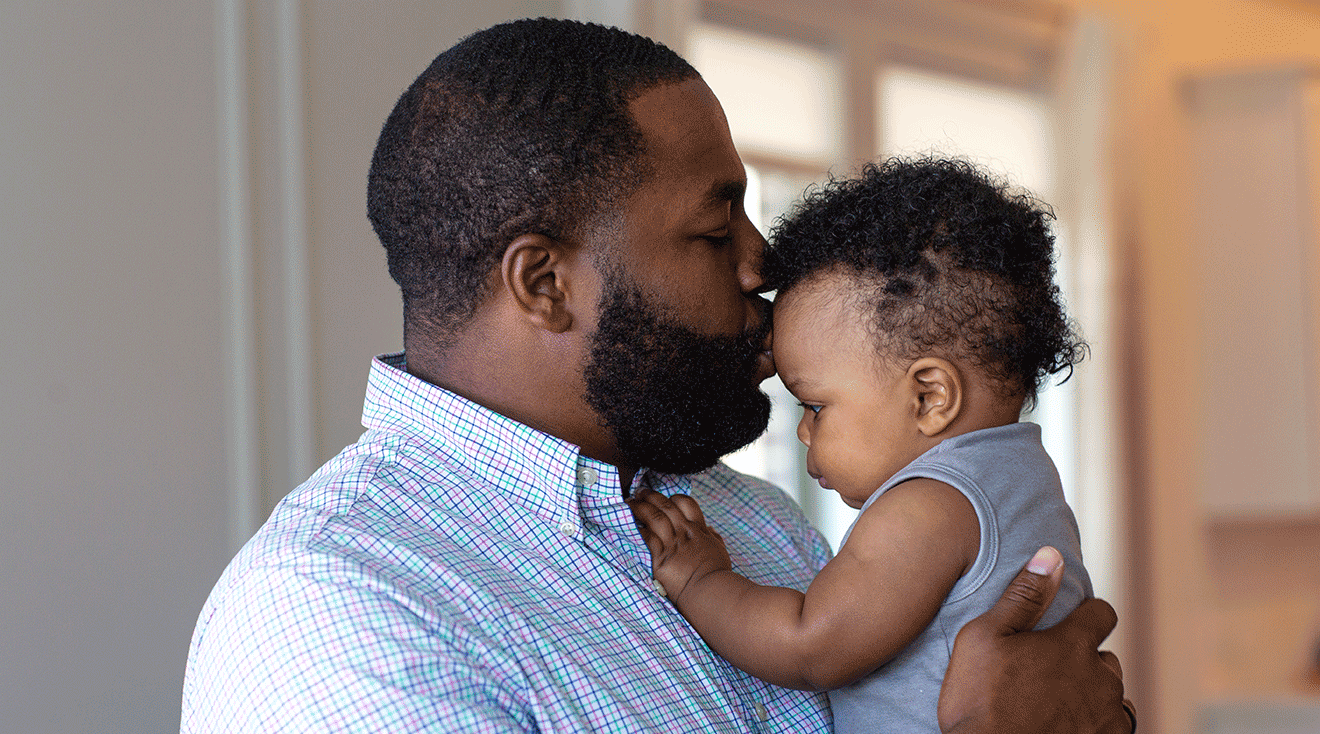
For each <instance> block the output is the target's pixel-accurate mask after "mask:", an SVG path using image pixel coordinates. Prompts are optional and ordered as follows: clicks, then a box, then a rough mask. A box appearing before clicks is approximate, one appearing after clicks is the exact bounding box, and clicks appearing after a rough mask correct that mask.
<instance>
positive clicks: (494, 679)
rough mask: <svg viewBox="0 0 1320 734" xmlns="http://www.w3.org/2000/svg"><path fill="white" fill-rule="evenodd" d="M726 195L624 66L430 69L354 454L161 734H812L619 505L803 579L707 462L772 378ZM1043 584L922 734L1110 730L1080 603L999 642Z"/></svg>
mask: <svg viewBox="0 0 1320 734" xmlns="http://www.w3.org/2000/svg"><path fill="white" fill-rule="evenodd" d="M744 187H745V179H744V174H743V170H742V165H741V162H740V161H739V158H738V155H737V152H736V151H735V150H734V148H733V144H732V141H731V139H730V137H729V132H728V126H727V124H726V123H725V121H724V117H723V113H722V111H721V109H720V107H719V103H718V102H717V101H716V100H715V97H714V96H713V95H712V94H711V92H710V90H709V89H708V88H707V87H706V85H705V84H704V83H703V82H702V81H701V79H700V77H699V76H698V75H697V74H696V72H695V71H694V70H693V69H692V68H691V67H690V66H689V65H688V64H687V63H686V62H684V61H683V60H682V59H681V58H679V57H678V56H676V55H674V54H673V53H672V52H670V51H668V49H665V48H664V47H662V46H659V45H657V44H654V43H653V42H651V41H649V40H648V39H644V38H641V37H638V36H632V35H629V34H626V33H623V32H621V31H617V30H614V29H606V28H602V27H600V26H590V25H583V24H578V23H573V22H569V21H554V20H538V21H518V22H514V23H508V24H504V25H500V26H496V27H494V28H491V29H487V30H486V31H483V32H480V33H477V34H475V35H473V36H471V37H469V38H468V39H465V40H464V41H462V42H461V43H459V44H458V45H457V46H455V47H454V48H452V49H450V50H449V51H447V52H445V53H443V54H441V55H440V56H439V57H438V58H437V59H436V60H435V61H434V62H433V63H432V65H431V66H430V67H429V68H428V69H427V70H426V71H425V72H423V73H422V75H421V76H420V77H419V78H418V79H417V81H416V82H414V84H413V85H412V86H411V87H410V88H409V89H408V91H406V92H405V93H404V95H403V97H402V98H401V99H400V100H399V102H398V104H397V105H396V107H395V109H394V111H393V112H392V114H391V115H390V117H389V119H388V120H387V121H386V123H385V127H384V129H383V131H382V133H381V138H380V142H379V144H378V146H377V149H376V154H375V157H374V160H373V162H372V170H371V175H370V181H369V193H368V208H369V214H370V216H371V219H372V223H373V225H374V226H375V228H376V232H377V234H378V235H379V237H380V239H381V241H382V242H383V243H384V245H385V248H386V251H387V253H388V258H389V266H390V273H391V275H392V276H393V277H394V278H395V280H396V281H397V282H398V283H399V285H400V288H401V290H402V293H403V300H404V345H405V354H406V359H405V357H404V355H402V354H400V355H389V356H385V357H380V358H377V360H376V361H375V362H374V363H373V365H372V372H371V376H370V379H369V384H368V392H367V403H366V408H365V410H364V416H363V423H364V425H366V427H367V432H366V433H365V434H363V436H362V438H361V439H360V440H359V441H358V443H357V444H355V445H353V446H351V447H349V448H347V449H345V451H344V452H343V453H341V454H340V455H339V456H338V457H336V458H335V459H333V460H332V461H331V462H330V463H328V464H327V465H326V466H324V467H322V468H321V470H319V471H318V472H317V473H316V474H315V475H313V476H312V478H311V479H309V480H308V481H307V482H306V483H305V484H303V486H302V487H300V488H299V489H298V490H295V492H294V493H293V494H291V495H290V496H289V497H288V498H287V499H286V500H285V501H284V502H282V503H281V504H280V506H279V507H278V508H276V510H275V512H274V513H273V514H272V516H271V518H270V520H269V521H268V522H267V523H266V525H265V526H263V527H262V529H261V530H260V531H259V532H258V533H257V535H256V536H255V537H254V538H253V539H252V541H251V542H249V543H248V545H247V546H246V547H245V548H244V550H243V551H242V552H241V553H240V554H239V556H238V557H237V558H236V559H235V560H234V562H233V563H231V565H230V567H229V568H228V569H227V570H226V572H225V574H224V576H223V577H222V578H221V579H220V581H219V582H218V583H217V585H216V588H215V590H214V591H213V593H212V595H211V598H210V599H209V600H208V602H207V605H206V607H205V609H203V611H202V614H201V617H200V619H199V621H198V625H197V630H196V633H195V634H194V638H193V645H192V650H191V651H190V654H189V659H188V672H187V675H186V679H185V683H184V700H183V706H184V710H183V730H184V731H187V732H202V731H213V730H225V731H281V732H284V731H300V730H316V731H322V730H354V731H373V730H379V731H404V730H409V731H411V730H419V731H420V730H434V731H558V732H576V731H589V730H596V731H620V732H624V731H627V732H634V731H666V732H667V731H782V732H805V731H828V729H829V724H830V719H829V712H828V707H827V705H826V704H825V701H824V698H823V697H822V696H821V695H820V694H818V693H810V692H801V691H790V690H786V689H780V688H776V687H774V686H770V685H768V684H765V683H763V682H761V681H758V680H756V679H754V678H751V677H749V676H747V675H745V674H743V673H741V672H740V671H738V670H736V669H735V668H733V667H732V666H730V665H728V664H727V663H725V662H724V661H723V660H721V659H719V658H718V657H717V656H715V655H714V654H713V653H711V652H710V650H709V649H708V648H706V646H705V645H704V644H703V643H702V642H701V640H700V638H699V637H697V635H696V634H695V632H693V630H692V629H691V628H690V627H688V626H687V625H686V623H685V622H684V621H683V620H682V618H681V617H680V616H678V614H677V613H676V612H675V611H674V609H673V608H672V607H671V606H670V605H669V603H668V602H667V600H666V599H664V598H663V597H662V596H661V594H660V593H659V592H658V590H657V589H656V588H655V587H654V586H653V585H652V582H651V575H650V568H651V566H650V559H649V555H648V554H647V551H646V549H645V545H644V544H643V543H642V541H641V538H640V536H639V534H638V532H637V530H636V528H635V526H634V524H633V520H632V515H631V512H630V511H629V510H628V507H627V505H626V504H625V502H624V499H625V497H627V496H628V495H629V494H630V493H631V491H632V490H633V488H635V487H642V486H646V487H650V488H652V489H655V490H656V491H659V492H661V493H664V494H674V493H677V492H684V493H687V494H691V495H693V496H695V497H696V498H697V499H698V500H699V501H700V502H701V503H702V506H703V507H705V508H707V513H706V514H707V519H708V520H709V521H710V523H711V524H712V525H713V526H715V527H716V528H718V529H719V530H720V532H721V533H722V534H723V535H724V537H725V538H727V539H728V541H729V548H730V554H731V556H732V557H733V558H734V560H735V566H736V568H737V569H738V570H739V571H740V572H742V573H743V574H744V575H747V576H749V577H751V578H754V579H757V580H761V581H764V582H766V583H776V584H781V585H792V586H797V587H799V588H805V585H806V584H807V583H808V582H809V581H810V579H811V577H812V576H813V575H814V573H815V572H816V571H817V570H818V569H819V568H820V567H821V565H823V564H824V562H825V561H826V559H827V557H828V550H827V549H826V547H825V545H824V543H823V542H822V541H821V539H820V536H819V535H818V534H817V533H815V532H814V531H813V530H811V528H810V527H809V526H808V525H807V523H806V522H805V520H804V518H803V517H802V515H801V513H800V512H799V511H798V509H797V508H796V506H795V505H793V503H792V502H791V501H789V500H788V499H787V498H786V497H785V496H784V494H783V493H782V492H780V491H778V490H777V489H775V488H773V487H771V486H769V485H767V484H765V483H763V482H759V481H756V480H753V479H750V478H748V477H744V476H742V475H738V474H736V473H734V472H732V471H731V470H729V469H728V468H727V467H725V466H723V465H722V464H718V463H717V461H718V458H719V457H720V456H722V455H723V454H725V453H728V452H729V451H731V450H733V449H735V448H737V447H739V446H741V445H743V444H745V443H747V442H749V441H751V440H752V439H753V438H755V436H757V435H758V434H759V433H760V432H761V431H762V430H764V428H765V425H766V421H767V417H768V411H769V404H768V401H767V399H766V398H765V396H764V395H763V394H761V392H760V391H759V389H758V387H757V385H758V383H759V382H760V381H761V380H762V379H764V378H765V377H768V376H769V375H770V374H772V371H773V363H772V361H771V354H770V352H769V346H770V345H769V343H768V338H767V335H768V331H769V330H768V324H767V322H766V320H765V313H766V308H765V305H766V304H765V301H764V300H763V299H761V298H760V297H759V296H757V295H756V292H757V290H758V288H760V286H761V279H760V276H759V273H758V265H759V260H760V254H761V250H762V248H763V246H764V240H763V239H762V238H761V236H760V235H759V234H758V233H757V232H756V230H755V228H754V227H753V226H752V224H751V222H750V221H749V220H748V218H747V215H746V213H745V212H744V211H743V208H742V199H743V190H744ZM1055 558H1056V557H1055V556H1049V555H1048V554H1047V555H1046V556H1044V557H1043V561H1044V563H1043V568H1041V569H1039V570H1040V571H1041V572H1040V573H1038V574H1031V573H1025V572H1024V574H1023V575H1022V576H1021V577H1020V579H1019V581H1020V584H1021V585H1020V588H1019V589H1018V590H1017V591H1016V593H1015V594H1013V595H1010V596H1012V597H1014V598H1024V599H1026V601H1025V602H1024V603H1018V604H1014V603H1012V601H1011V600H1010V601H1008V602H1005V603H1003V604H1001V606H1000V608H997V610H996V612H994V613H992V614H993V615H997V616H989V617H987V618H986V619H985V620H984V621H983V623H981V624H979V625H978V627H976V628H972V629H971V630H970V631H969V632H964V634H963V635H962V636H960V640H959V643H958V646H957V649H956V650H955V653H954V660H953V662H952V663H951V665H950V673H949V678H948V680H947V682H946V685H945V693H944V698H945V700H944V701H943V702H942V704H941V719H942V723H943V724H944V725H945V728H946V729H947V730H950V731H954V730H957V731H1004V730H1019V731H1031V732H1036V731H1042V732H1043V731H1105V732H1110V731H1114V732H1126V731H1128V730H1129V724H1128V719H1127V715H1126V714H1125V713H1124V710H1123V708H1122V707H1121V706H1120V705H1119V700H1120V699H1121V696H1122V682H1121V677H1120V675H1119V674H1118V673H1117V671H1116V668H1117V664H1116V661H1113V660H1112V656H1110V658H1102V657H1101V656H1100V655H1099V654H1097V653H1096V652H1095V647H1096V645H1098V643H1099V641H1100V640H1101V639H1103V637H1104V636H1105V635H1106V634H1108V632H1109V630H1110V629H1111V628H1112V626H1113V623H1114V620H1113V612H1112V610H1110V609H1109V607H1108V606H1107V605H1105V604H1104V603H1103V602H1095V603H1093V604H1091V605H1089V606H1084V607H1083V608H1082V610H1081V611H1080V612H1079V613H1078V614H1076V615H1074V617H1073V618H1070V620H1068V621H1065V623H1063V624H1062V625H1060V626H1059V627H1056V628H1054V629H1053V630H1051V631H1049V632H1046V633H1029V634H1009V632H1012V631H1013V630H1016V629H1026V628H1029V627H1030V626H1031V625H1032V624H1033V623H1034V618H1035V617H1036V616H1038V615H1039V613H1040V612H1041V611H1043V605H1048V602H1049V598H1050V597H1051V595H1052V594H1053V591H1054V589H1055V588H1057V581H1058V569H1057V563H1051V561H1052V560H1053V559H1055ZM964 640H965V642H966V644H964ZM1111 665H1113V667H1112V668H1111V667H1110V666H1111ZM1005 727H1007V729H1006V728H1005Z"/></svg>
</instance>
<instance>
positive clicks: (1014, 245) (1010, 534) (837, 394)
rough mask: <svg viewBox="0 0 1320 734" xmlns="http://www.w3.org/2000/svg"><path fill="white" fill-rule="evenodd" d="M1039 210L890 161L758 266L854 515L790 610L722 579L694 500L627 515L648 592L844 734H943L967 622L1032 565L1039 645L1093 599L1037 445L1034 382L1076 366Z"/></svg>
mask: <svg viewBox="0 0 1320 734" xmlns="http://www.w3.org/2000/svg"><path fill="white" fill-rule="evenodd" d="M1050 216H1051V214H1050V212H1049V210H1048V209H1047V208H1046V207H1044V206H1043V205H1041V204H1040V203H1038V202H1037V201H1035V200H1034V199H1032V198H1030V197H1028V196H1024V195H1015V194H1012V193H1010V192H1009V191H1008V190H1007V189H1006V188H1005V187H1004V186H1001V185H998V184H996V183H994V182H992V181H991V180H990V179H989V178H987V177H986V176H985V175H984V174H982V173H981V172H979V171H978V170H976V169H975V168H974V167H972V166H971V165H970V164H968V163H965V162H961V161H952V160H933V159H919V160H899V159H894V160H889V161H887V162H885V163H883V164H881V165H879V166H876V165H868V166H867V167H866V168H865V169H864V170H863V171H862V174H861V176H860V178H857V179H850V180H843V181H835V182H832V183H830V184H828V185H826V186H825V187H824V188H822V189H820V190H818V191H815V192H812V193H810V194H809V195H808V197H807V199H806V201H805V202H804V203H803V204H802V205H801V206H800V207H799V208H798V209H797V210H796V211H795V212H793V213H792V215H791V216H790V217H789V218H788V219H787V220H786V221H784V222H782V223H781V224H780V225H779V227H778V229H777V231H776V233H775V237H774V239H773V244H772V245H771V246H770V248H769V249H768V250H767V252H766V259H765V265H764V273H765V277H766V280H767V284H768V285H769V286H771V287H774V288H776V289H778V296H777V298H776V299H775V304H774V358H775V365H776V367H777V368H778V370H779V375H780V377H781V379H782V380H783V382H784V384H785V385H786V386H787V387H788V389H789V391H790V392H792V393H793V395H794V396H795V397H796V398H797V399H798V400H799V401H801V405H802V419H801V422H800V423H799V424H798V430H797V434H798V438H800V439H801V440H802V443H804V444H806V446H807V471H808V472H810V474H811V476H812V477H813V478H815V479H816V480H817V481H819V482H820V486H822V487H824V488H826V489H832V490H834V491H835V492H838V493H839V495H840V496H841V497H842V498H843V501H844V502H846V503H847V504H848V505H850V506H852V507H856V508H860V509H861V513H860V514H859V515H858V517H857V520H856V522H854V523H853V526H852V528H851V529H850V530H849V531H848V535H847V536H845V538H844V541H843V544H842V546H841V547H840V549H839V553H838V555H837V556H836V557H835V558H834V559H833V560H831V561H830V562H829V564H828V565H826V566H825V568H824V569H823V570H822V571H821V572H820V574H819V575H818V576H816V578H815V579H814V580H813V581H812V582H811V585H810V587H809V588H808V589H807V590H806V592H805V593H803V592H801V591H798V590H795V589H784V588H777V587H768V586H760V585H757V584H755V583H753V582H751V581H749V580H747V579H745V578H743V577H742V576H739V575H737V574H735V573H734V572H733V570H732V564H731V562H730V558H729V555H728V553H727V551H726V550H725V547H724V542H723V541H722V540H721V539H720V537H719V535H718V534H717V533H716V532H715V531H714V530H711V529H710V528H709V527H707V526H706V524H705V522H704V521H703V519H702V515H701V510H700V508H699V507H698V506H697V504H696V502H695V501H694V500H692V499H691V498H690V497H686V496H682V495H676V496H674V497H672V498H671V497H664V496H662V495H659V494H656V493H655V492H650V491H644V492H641V493H639V494H638V495H637V496H635V497H634V498H633V499H632V500H631V505H632V509H633V512H634V514H635V515H636V517H637V519H638V523H639V526H640V527H641V531H642V536H643V538H644V539H645V540H646V544H647V546H648V547H649V548H650V550H651V556H652V566H653V569H654V575H655V578H656V580H657V581H658V582H659V583H660V585H661V586H663V587H664V589H665V591H666V593H667V595H668V596H669V598H670V599H671V600H672V601H673V603H674V604H675V606H677V608H678V610H679V611H680V612H681V613H682V614H683V616H684V617H686V618H687V619H688V621H689V622H690V623H691V624H692V626H693V627H695V628H696V630H697V631H698V632H700V633H701V636H702V638H704V639H705V640H706V642H707V643H708V644H709V645H710V646H711V648H713V649H714V650H715V651H716V652H718V653H719V654H721V655H723V656H724V657H725V658H726V659H728V660H729V662H731V663H733V664H734V665H736V666H737V667H739V668H741V669H743V670H745V671H747V672H749V673H751V674H753V675H755V676H757V677H759V678H762V679H764V680H766V681H769V682H771V683H774V684H777V685H781V686H787V687H790V688H801V689H811V690H827V691H829V696H830V702H831V706H832V708H833V710H834V717H835V728H836V730H837V731H839V732H874V731H898V732H917V731H931V732H936V731H938V730H939V727H938V725H937V718H936V707H937V704H938V700H939V693H940V684H941V682H942V680H943V678H944V672H945V669H946V667H947V665H948V660H949V650H950V649H951V648H952V646H953V641H954V637H955V636H956V635H957V634H958V630H959V629H961V628H962V626H963V624H964V623H965V622H967V621H969V620H971V619H972V618H973V617H976V616H978V615H980V614H981V613H982V612H984V611H986V610H987V609H989V608H990V606H991V605H992V603H993V602H994V601H995V600H996V599H997V598H998V596H999V594H1000V592H1002V591H1003V589H1004V587H1005V586H1006V585H1007V584H1008V582H1009V581H1010V580H1011V579H1012V578H1013V576H1015V575H1016V574H1017V573H1018V571H1020V570H1021V568H1022V566H1023V565H1024V564H1025V563H1026V562H1027V561H1028V560H1029V559H1030V558H1031V557H1032V555H1033V553H1034V552H1035V551H1036V549H1037V548H1040V547H1041V546H1042V545H1047V544H1048V545H1052V546H1054V547H1055V548H1057V549H1058V550H1059V551H1060V552H1061V553H1062V556H1063V559H1064V569H1065V576H1064V581H1063V585H1062V588H1061V589H1060V591H1059V594H1058V596H1057V597H1056V598H1055V600H1054V603H1053V605H1052V606H1051V607H1050V609H1049V610H1048V612H1047V613H1046V615H1045V617H1044V619H1043V620H1042V621H1041V624H1040V625H1039V626H1040V627H1048V626H1050V625H1053V624H1054V623H1055V622H1057V621H1059V620H1060V619H1062V618H1063V617H1064V616H1066V614H1067V613H1068V612H1070V611H1071V610H1072V609H1073V608H1074V607H1076V606H1077V605H1078V604H1079V603H1080V602H1081V601H1082V600H1083V599H1085V598H1086V597H1089V596H1090V595H1091V584H1090V580H1089V579H1088V578H1087V575H1086V571H1085V569H1084V568H1083V567H1082V559H1081V550H1080V547H1079V546H1080V543H1079V540H1078V534H1077V523H1076V520H1075V519H1074V518H1073V514H1072V511H1071V510H1070V509H1069V508H1068V505H1067V503H1066V502H1065V501H1064V498H1063V491H1062V488H1061V486H1060V483H1059V475H1058V472H1057V470H1056V469H1055V468H1054V464H1053V462H1051V461H1050V458H1049V456H1048V455H1047V454H1046V453H1045V450H1044V448H1043V447H1042V446H1041V442H1040V427H1039V426H1037V425H1035V424H1031V423H1020V422H1018V418H1019V416H1020V415H1021V412H1022V409H1023V406H1024V405H1025V404H1028V403H1030V402H1032V401H1034V400H1035V396H1036V392H1037V390H1038V388H1039V387H1040V384H1041V381H1042V380H1043V379H1045V378H1046V377H1047V376H1049V375H1052V374H1055V373H1057V372H1060V371H1064V370H1067V371H1069V372H1071V369H1072V367H1073V365H1075V364H1076V363H1077V362H1078V361H1080V360H1081V358H1082V356H1083V355H1084V354H1085V350H1086V347H1085V345H1084V344H1083V343H1081V342H1080V341H1079V340H1078V339H1077V338H1076V337H1075V335H1074V334H1073V332H1072V329H1071V328H1070V325H1069V322H1068V320H1067V319H1066V318H1065V316H1064V313H1063V308H1062V305H1061V303H1060V296H1059V289H1058V287H1057V286H1055V284H1054V282H1053V273H1054V267H1053V250H1052V247H1053V238H1052V237H1051V235H1050V233H1049V229H1048V226H1047V224H1046V219H1047V218H1048V217H1050Z"/></svg>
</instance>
